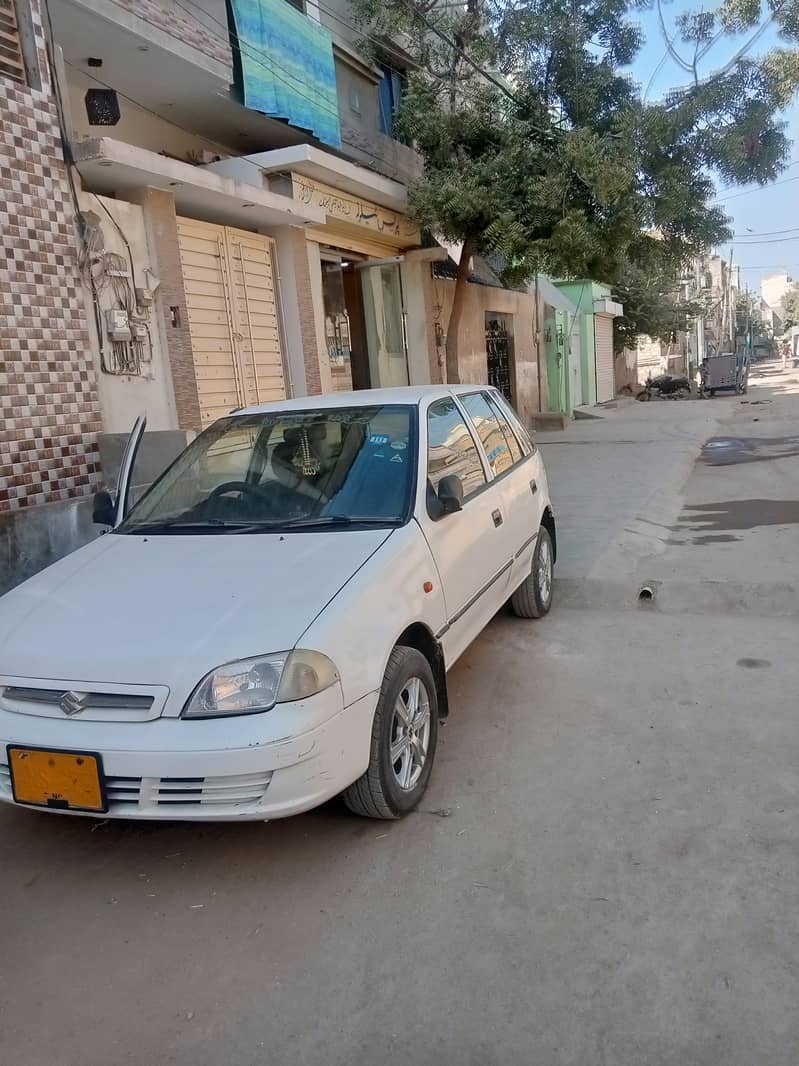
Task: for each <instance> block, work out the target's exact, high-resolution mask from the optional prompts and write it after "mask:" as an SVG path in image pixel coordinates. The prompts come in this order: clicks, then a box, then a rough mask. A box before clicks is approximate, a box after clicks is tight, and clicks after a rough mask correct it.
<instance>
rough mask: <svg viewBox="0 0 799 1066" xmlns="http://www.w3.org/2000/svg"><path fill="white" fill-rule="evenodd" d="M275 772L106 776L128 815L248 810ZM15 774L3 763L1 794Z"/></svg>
mask: <svg viewBox="0 0 799 1066" xmlns="http://www.w3.org/2000/svg"><path fill="white" fill-rule="evenodd" d="M271 779H272V772H271V771H270V770H264V771H262V772H260V773H255V774H235V775H232V776H230V777H106V779H105V789H106V796H107V798H108V812H109V814H112V815H113V814H116V815H119V816H122V817H124V816H125V815H126V814H128V815H130V814H133V813H134V811H141V812H144V811H152V810H153V809H155V808H158V809H159V810H160V811H162V812H163V814H164V815H165V816H166V817H168V813H167V812H172V813H174V814H175V816H178V815H180V814H188V813H192V814H197V813H199V809H202V811H203V813H204V814H222V813H224V812H229V813H240V814H246V813H247V811H250V810H254V809H255V808H256V807H257V806H258V804H259V803H260V802H261V801H262V800H263V798H264V795H265V794H266V790H267V788H268V787H269V782H270V781H271ZM11 794H12V793H11V774H10V772H9V769H8V766H7V765H5V764H4V763H0V796H2V795H6V796H10V795H11Z"/></svg>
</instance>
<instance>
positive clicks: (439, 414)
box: [427, 400, 486, 499]
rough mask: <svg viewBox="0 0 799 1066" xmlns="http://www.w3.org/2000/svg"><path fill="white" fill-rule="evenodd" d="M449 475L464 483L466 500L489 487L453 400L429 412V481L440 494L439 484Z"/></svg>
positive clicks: (442, 403) (473, 444)
mask: <svg viewBox="0 0 799 1066" xmlns="http://www.w3.org/2000/svg"><path fill="white" fill-rule="evenodd" d="M448 474H456V475H457V476H458V477H459V478H460V479H461V484H462V485H463V498H464V499H467V498H468V497H469V496H471V495H472V493H474V492H476V491H477V490H478V489H481V488H482V487H483V485H485V483H486V476H485V471H484V470H483V464H482V463H481V462H480V456H479V454H478V452H477V448H476V447H475V443H474V439H473V438H472V435H471V433H470V432H469V429H468V427H467V425H466V423H465V422H464V420H463V415H462V414H461V413H460V411H459V410H458V408H457V405H456V403H455V401H454V400H439V401H438V402H437V403H434V404H432V406H431V407H430V409H429V410H428V412H427V477H428V481H429V482H430V484H431V485H432V487H433V488H434V489H435V490H436V491H438V483H439V482H440V481H441V479H442V477H446V476H447V475H448Z"/></svg>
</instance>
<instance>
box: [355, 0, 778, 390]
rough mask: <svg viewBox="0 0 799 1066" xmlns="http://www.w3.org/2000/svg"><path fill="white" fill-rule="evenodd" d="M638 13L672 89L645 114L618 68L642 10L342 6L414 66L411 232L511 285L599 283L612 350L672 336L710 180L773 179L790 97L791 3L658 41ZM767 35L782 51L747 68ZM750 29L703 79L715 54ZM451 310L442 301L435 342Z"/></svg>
mask: <svg viewBox="0 0 799 1066" xmlns="http://www.w3.org/2000/svg"><path fill="white" fill-rule="evenodd" d="M650 2H654V3H656V4H657V5H658V13H659V18H660V21H661V24H662V26H663V29H664V34H665V37H666V40H667V41H668V47H669V50H670V53H671V55H672V58H673V61H674V62H675V63H676V64H677V66H678V67H679V68H680V70H681V72H683V73H684V75H685V82H686V84H685V85H684V86H683V87H682V88H680V89H678V90H676V91H675V92H673V93H672V94H670V95H669V97H668V98H667V99H666V100H662V101H659V102H654V103H646V102H645V100H644V99H643V98H642V95H641V92H640V87H638V86H637V85H635V84H634V83H633V82H632V81H631V80H630V79H629V78H628V77H627V76H626V75H625V74H624V72H623V70H622V68H623V67H624V66H625V65H628V64H629V63H630V62H631V61H632V60H633V59H634V57H635V55H636V54H637V52H638V49H639V48H640V45H641V41H642V37H641V31H640V28H639V27H638V26H637V25H636V23H635V21H634V18H633V17H632V16H634V14H635V11H636V8H637V7H640V6H644V5H642V4H641V2H640V0H570V2H568V3H564V2H563V0H466V2H465V4H464V5H463V6H460V5H454V4H447V5H441V4H438V3H437V2H436V0H354V4H355V9H356V12H357V14H358V17H359V18H360V19H361V20H362V22H363V24H364V25H365V26H369V28H370V36H371V38H372V40H374V39H376V38H379V37H380V35H381V34H382V35H384V37H385V38H387V39H394V40H395V39H397V35H398V34H401V35H402V38H401V39H402V40H403V41H404V47H405V48H406V50H407V52H408V53H409V54H410V56H411V57H412V63H411V75H410V79H409V86H408V91H407V93H406V95H405V98H404V101H403V104H402V107H401V110H400V113H399V115H398V125H399V128H400V129H401V131H402V132H403V134H404V135H405V136H406V137H407V138H408V139H409V140H410V141H411V142H412V143H414V145H415V146H416V147H417V149H418V150H419V152H420V153H421V155H422V157H423V160H424V173H423V175H422V177H421V178H420V179H419V180H418V181H416V182H414V183H413V184H412V185H411V187H410V190H409V197H410V206H411V211H412V213H413V215H414V216H415V218H416V221H417V222H418V223H419V224H420V225H422V226H424V227H426V228H428V229H430V230H431V231H432V232H434V233H436V234H438V235H440V236H441V237H443V238H445V239H446V240H447V241H448V242H451V243H455V242H461V243H464V244H465V246H466V251H467V252H469V253H471V252H474V251H477V252H480V253H483V254H499V256H501V258H502V260H503V261H504V263H505V264H506V267H505V278H506V280H508V281H509V282H518V281H524V280H526V279H529V278H530V277H532V275H533V274H534V273H535V272H536V271H539V270H540V271H546V272H549V273H552V274H554V275H560V276H565V277H587V278H591V279H594V280H597V281H602V282H606V283H609V284H612V285H613V286H614V287H615V288H616V291H617V292H618V293H619V295H620V296H621V297H622V299H623V300H624V302H625V307H626V311H625V319H624V322H623V323H620V325H619V337H620V339H621V338H623V337H624V336H632V335H633V334H634V333H635V332H647V333H650V334H653V335H656V336H657V335H661V334H662V333H663V332H664V331H666V330H670V329H673V328H675V326H674V323H675V322H676V321H681V320H684V317H685V315H686V314H687V313H688V311H687V309H686V308H684V307H682V305H681V304H680V302H679V300H678V299H677V298H676V297H675V296H674V291H675V285H676V279H677V278H678V277H679V275H680V272H681V270H682V269H683V268H684V266H685V265H686V264H687V262H688V261H689V260H690V259H691V258H692V257H693V256H694V255H696V254H698V253H699V252H701V251H704V250H706V249H708V248H710V247H712V246H713V245H715V244H717V243H719V242H721V241H722V240H724V239H726V238H727V237H728V236H729V229H728V224H727V218H726V216H725V214H724V211H723V210H722V208H721V207H719V206H718V205H713V204H712V197H713V195H714V185H713V181H712V179H711V176H710V175H711V174H716V175H718V177H720V178H721V180H722V181H724V182H725V183H732V182H752V181H755V182H767V181H770V180H773V179H774V178H775V177H776V176H777V175H778V174H779V173H780V171H781V170H782V169H783V168H784V166H785V163H786V160H787V157H788V149H789V144H788V141H787V138H786V136H785V132H784V128H783V123H782V120H781V118H780V110H781V109H782V108H784V106H785V105H786V103H787V102H788V101H789V100H790V99H791V97H792V95H793V94H794V92H795V91H796V88H797V85H799V51H797V49H796V47H795V44H796V41H797V39H799V2H797V0H768V3H767V5H764V4H763V3H761V0H722V3H721V5H720V6H719V7H718V8H716V9H713V10H710V11H707V12H705V11H702V12H697V13H690V14H686V15H682V16H680V17H679V18H677V19H676V21H675V24H674V25H673V26H672V27H671V28H667V27H666V23H665V17H664V15H663V11H662V8H661V7H660V4H661V0H650ZM766 20H769V22H771V23H773V25H774V26H776V27H777V29H778V31H779V33H780V34H781V36H782V39H783V42H785V43H786V44H787V45H791V46H794V47H781V48H778V49H773V50H771V51H769V52H766V54H765V55H763V56H760V57H753V56H752V55H751V54H750V52H751V48H752V47H753V45H754V44H755V43H756V42H757V40H758V39H759V35H760V33H761V32H762V26H763V23H764V22H765V21H766ZM748 31H752V32H751V37H752V40H751V41H750V42H749V44H748V45H747V44H746V43H745V45H744V46H743V47H740V48H738V51H737V52H736V53H735V54H734V55H733V56H732V57H731V58H730V59H728V60H727V62H726V63H725V64H724V65H723V66H720V67H718V68H716V69H712V70H711V71H709V72H708V73H706V72H705V70H704V67H705V66H707V63H708V62H709V59H708V57H710V56H711V55H712V50H713V49H714V48H715V47H716V46H717V45H718V44H719V43H720V42H721V43H724V42H727V44H728V47H729V46H730V45H731V46H732V47H734V46H735V42H734V41H732V38H733V37H734V35H736V34H740V33H741V32H748ZM675 42H678V43H675ZM378 50H379V49H378ZM644 95H645V94H644ZM655 237H656V238H657V239H654V238H655ZM466 280H467V272H466V271H460V272H459V278H458V283H457V284H458V285H461V284H462V285H465V284H466ZM457 308H458V298H457V297H456V307H455V308H454V309H453V318H452V320H451V328H450V331H449V333H455V332H456V327H457V322H458V313H459V312H458V310H457ZM452 322H454V324H455V328H453V326H452ZM449 333H448V337H447V368H448V374H449V375H450V380H453V379H454V380H457V377H456V375H457V351H456V350H455V348H454V345H455V344H456V341H454V340H451V338H450V335H449ZM453 376H455V377H454V378H453Z"/></svg>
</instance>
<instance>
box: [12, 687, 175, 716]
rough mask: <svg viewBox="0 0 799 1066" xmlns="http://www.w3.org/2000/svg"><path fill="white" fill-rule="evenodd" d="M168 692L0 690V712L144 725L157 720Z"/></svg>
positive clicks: (155, 690) (78, 688)
mask: <svg viewBox="0 0 799 1066" xmlns="http://www.w3.org/2000/svg"><path fill="white" fill-rule="evenodd" d="M166 696H167V689H165V688H156V689H151V690H150V691H149V692H146V691H145V692H125V691H122V692H103V691H98V690H96V689H86V687H85V686H81V685H80V684H79V683H76V684H75V686H74V688H64V687H63V686H61V687H58V688H38V687H37V686H33V685H4V686H2V687H0V708H2V709H3V710H4V711H15V712H16V713H17V714H35V715H37V716H39V717H47V718H63V717H64V716H66V717H70V718H71V717H75V718H77V719H79V720H80V721H82V722H147V721H150V719H152V718H157V717H158V716H159V715H160V713H161V710H162V708H163V706H164V703H165V702H166Z"/></svg>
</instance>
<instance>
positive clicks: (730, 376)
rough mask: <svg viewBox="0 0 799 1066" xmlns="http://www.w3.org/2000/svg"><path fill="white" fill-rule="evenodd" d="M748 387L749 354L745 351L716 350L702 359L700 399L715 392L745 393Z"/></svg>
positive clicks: (711, 395) (713, 394)
mask: <svg viewBox="0 0 799 1066" xmlns="http://www.w3.org/2000/svg"><path fill="white" fill-rule="evenodd" d="M748 387H749V356H748V355H747V353H746V352H737V353H736V352H717V353H715V354H713V355H710V356H708V358H706V359H704V360H703V361H702V365H701V366H700V368H699V395H700V397H702V399H706V398H707V397H711V398H712V397H713V396H715V395H716V393H717V392H736V393H739V394H742V393H745V392H746V391H747V389H748Z"/></svg>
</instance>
